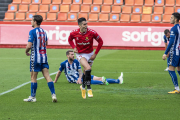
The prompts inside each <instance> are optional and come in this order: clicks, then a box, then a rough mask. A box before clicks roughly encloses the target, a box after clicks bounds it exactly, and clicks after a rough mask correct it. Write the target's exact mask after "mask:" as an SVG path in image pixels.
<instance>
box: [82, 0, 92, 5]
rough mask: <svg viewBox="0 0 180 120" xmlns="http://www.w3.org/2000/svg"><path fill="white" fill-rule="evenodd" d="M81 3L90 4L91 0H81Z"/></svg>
mask: <svg viewBox="0 0 180 120" xmlns="http://www.w3.org/2000/svg"><path fill="white" fill-rule="evenodd" d="M83 4H85V5H91V4H92V0H83Z"/></svg>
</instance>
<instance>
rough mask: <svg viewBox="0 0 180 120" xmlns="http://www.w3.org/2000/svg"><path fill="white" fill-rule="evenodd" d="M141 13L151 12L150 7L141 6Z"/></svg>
mask: <svg viewBox="0 0 180 120" xmlns="http://www.w3.org/2000/svg"><path fill="white" fill-rule="evenodd" d="M143 14H152V7H145V6H144V7H143Z"/></svg>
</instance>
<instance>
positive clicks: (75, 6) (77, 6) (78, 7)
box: [70, 5, 80, 12]
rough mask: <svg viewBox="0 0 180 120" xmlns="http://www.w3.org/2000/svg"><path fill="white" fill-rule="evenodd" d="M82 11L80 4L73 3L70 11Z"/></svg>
mask: <svg viewBox="0 0 180 120" xmlns="http://www.w3.org/2000/svg"><path fill="white" fill-rule="evenodd" d="M79 11H80V5H71V9H70V12H79Z"/></svg>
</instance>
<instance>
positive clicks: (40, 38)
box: [28, 27, 47, 63]
mask: <svg viewBox="0 0 180 120" xmlns="http://www.w3.org/2000/svg"><path fill="white" fill-rule="evenodd" d="M46 41H47V35H46V33H45V31H44V30H43V29H42V28H39V27H38V28H35V29H33V30H31V31H30V32H29V39H28V42H32V43H33V44H32V47H31V57H30V60H31V62H34V63H47V54H46Z"/></svg>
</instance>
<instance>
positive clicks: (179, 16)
mask: <svg viewBox="0 0 180 120" xmlns="http://www.w3.org/2000/svg"><path fill="white" fill-rule="evenodd" d="M179 20H180V14H179V13H178V12H175V13H173V14H172V15H171V19H170V23H171V24H175V23H179Z"/></svg>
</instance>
